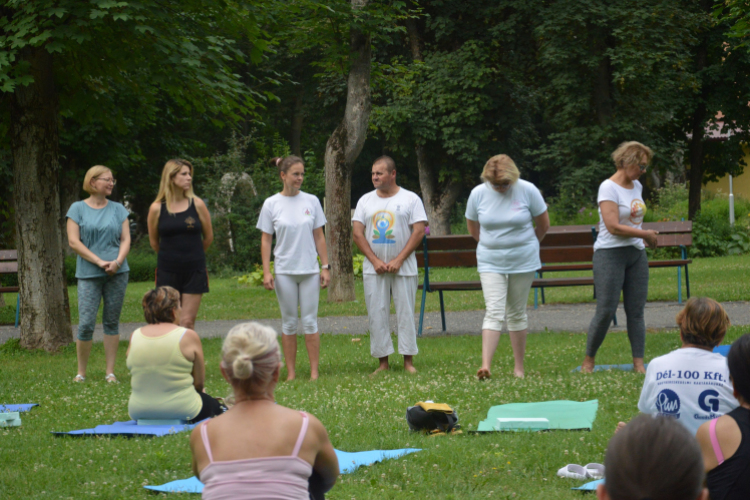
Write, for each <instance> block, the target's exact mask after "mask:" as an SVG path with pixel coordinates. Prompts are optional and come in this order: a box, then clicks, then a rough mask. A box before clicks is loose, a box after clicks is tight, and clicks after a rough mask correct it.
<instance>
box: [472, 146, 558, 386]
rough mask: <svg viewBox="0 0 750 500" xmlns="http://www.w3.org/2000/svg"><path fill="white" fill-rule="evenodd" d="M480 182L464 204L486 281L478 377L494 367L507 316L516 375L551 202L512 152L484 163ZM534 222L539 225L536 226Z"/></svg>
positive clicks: (519, 373)
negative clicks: (524, 176) (523, 177)
mask: <svg viewBox="0 0 750 500" xmlns="http://www.w3.org/2000/svg"><path fill="white" fill-rule="evenodd" d="M481 178H482V180H483V181H484V182H483V183H482V184H480V185H479V186H477V187H475V188H474V189H473V190H472V191H471V195H470V196H469V201H468V202H467V204H466V225H467V227H468V229H469V233H470V234H471V235H472V236H473V237H474V239H475V240H477V242H478V244H477V271H479V277H480V279H481V281H482V292H483V294H484V302H485V306H486V313H485V316H484V322H483V323H482V366H481V367H480V368H479V370H478V371H477V378H479V379H480V380H482V379H485V378H489V377H490V376H491V371H490V367H491V365H492V358H493V357H494V355H495V350H496V349H497V345H498V343H499V341H500V331H501V330H502V328H503V322H504V321H506V320H507V324H508V330H509V334H510V343H511V346H512V349H513V359H514V368H513V373H514V374H515V376H516V377H523V376H524V367H523V360H524V355H525V352H526V334H527V333H528V317H527V315H526V302H527V301H528V298H529V292H530V291H531V284H532V282H533V280H534V274H535V272H536V270H537V269H539V268H540V267H542V264H541V261H540V260H539V242H541V241H542V239H544V235H545V234H546V233H547V230H548V229H549V214H548V213H547V204H546V203H545V202H544V198H542V194H541V193H540V192H539V189H537V187H536V186H534V185H533V184H532V183H530V182H527V181H524V180H521V179H520V173H519V171H518V167H516V164H515V162H513V160H512V159H511V158H510V156H508V155H496V156H493V157H492V158H490V159H489V160H488V161H487V163H486V164H485V165H484V170H483V171H482V176H481ZM535 224H536V227H534V225H535Z"/></svg>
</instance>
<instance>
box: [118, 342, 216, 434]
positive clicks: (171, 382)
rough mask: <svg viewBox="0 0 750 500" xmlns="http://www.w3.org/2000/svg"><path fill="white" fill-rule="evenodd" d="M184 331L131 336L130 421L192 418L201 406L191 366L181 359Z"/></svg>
mask: <svg viewBox="0 0 750 500" xmlns="http://www.w3.org/2000/svg"><path fill="white" fill-rule="evenodd" d="M184 333H185V328H182V327H177V328H175V329H174V330H172V331H170V332H169V333H166V334H164V335H162V336H160V337H146V336H145V335H143V333H141V329H140V328H139V329H137V330H136V331H134V332H133V338H132V340H131V341H130V352H129V353H128V359H127V361H126V364H127V367H128V370H130V376H131V379H130V385H131V393H130V401H129V402H128V413H129V414H130V418H132V419H135V420H138V419H140V418H148V419H159V420H167V419H182V420H190V419H193V418H195V417H196V416H197V415H198V413H200V411H201V407H202V406H203V402H202V400H201V397H200V394H198V392H197V391H196V390H195V386H194V385H193V363H192V361H188V360H187V359H186V358H185V356H183V354H182V351H181V350H180V340H181V339H182V336H183V334H184Z"/></svg>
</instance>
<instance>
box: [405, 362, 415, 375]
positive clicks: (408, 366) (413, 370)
mask: <svg viewBox="0 0 750 500" xmlns="http://www.w3.org/2000/svg"><path fill="white" fill-rule="evenodd" d="M404 370H405V371H407V372H409V373H417V369H416V368H414V365H412V364H408V365H407V364H406V363H404Z"/></svg>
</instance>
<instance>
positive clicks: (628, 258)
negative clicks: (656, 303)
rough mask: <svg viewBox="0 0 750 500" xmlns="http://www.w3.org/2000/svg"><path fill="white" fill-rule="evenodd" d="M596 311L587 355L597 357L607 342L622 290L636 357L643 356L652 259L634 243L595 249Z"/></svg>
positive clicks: (587, 345)
mask: <svg viewBox="0 0 750 500" xmlns="http://www.w3.org/2000/svg"><path fill="white" fill-rule="evenodd" d="M594 286H595V287H596V314H595V315H594V318H593V319H592V320H591V324H590V325H589V335H588V339H587V341H586V355H587V356H591V357H594V356H596V351H598V350H599V346H601V345H602V342H604V337H606V335H607V330H608V329H609V324H610V323H611V322H612V316H614V314H615V312H616V311H617V304H618V303H619V302H620V291H621V290H622V294H623V302H624V305H625V315H626V316H627V318H628V338H629V339H630V349H631V351H632V352H633V357H634V358H642V357H643V353H644V350H645V348H646V321H645V319H644V317H643V310H644V308H645V307H646V299H647V298H648V258H647V257H646V251H645V250H641V249H639V248H636V247H634V246H632V245H631V246H627V247H618V248H602V249H599V250H597V251H596V252H594Z"/></svg>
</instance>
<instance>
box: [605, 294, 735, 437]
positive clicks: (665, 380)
mask: <svg viewBox="0 0 750 500" xmlns="http://www.w3.org/2000/svg"><path fill="white" fill-rule="evenodd" d="M676 321H677V326H679V328H680V340H681V341H682V346H681V347H680V348H679V349H675V350H674V351H672V352H670V353H669V354H665V355H664V356H659V357H658V358H654V359H653V360H651V362H650V363H649V364H648V370H646V379H645V380H644V381H643V389H641V397H640V398H639V400H638V409H639V410H640V411H641V412H642V413H648V414H651V415H655V414H658V415H662V416H666V417H672V418H674V419H676V420H677V421H679V422H680V423H681V424H682V425H684V426H685V427H686V428H687V429H688V430H689V431H690V432H691V433H692V434H695V433H696V432H697V431H698V428H699V427H700V426H701V425H702V424H704V423H705V422H708V421H710V420H712V419H715V418H718V417H719V416H721V415H724V414H725V413H728V412H729V411H731V410H733V409H735V408H737V407H738V406H739V404H740V403H739V402H738V401H737V399H735V397H734V395H733V392H734V389H733V388H732V383H731V381H730V377H729V367H728V365H727V358H725V357H724V356H722V355H721V354H718V353H715V352H713V349H714V347H716V346H718V345H719V344H721V341H722V340H724V335H726V333H727V329H728V328H729V316H727V313H726V311H724V308H723V307H721V304H719V303H718V302H716V301H715V300H713V299H709V298H696V297H693V298H691V299H690V300H688V301H687V304H685V308H684V309H683V310H682V311H680V313H679V314H678V315H677V318H676ZM623 425H625V424H623V423H622V422H621V423H620V424H619V426H618V429H619V428H620V427H622V426H623Z"/></svg>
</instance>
